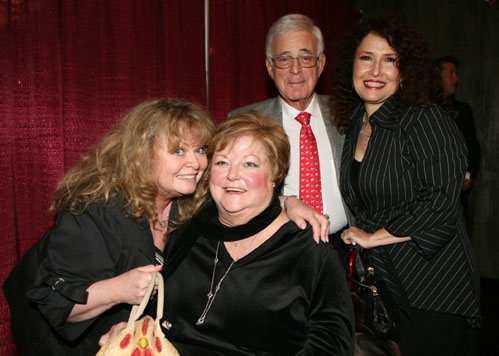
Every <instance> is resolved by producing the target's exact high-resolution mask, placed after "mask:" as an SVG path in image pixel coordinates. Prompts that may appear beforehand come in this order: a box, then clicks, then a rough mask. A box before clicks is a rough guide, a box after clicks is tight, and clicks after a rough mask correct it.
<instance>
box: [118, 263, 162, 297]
mask: <svg viewBox="0 0 499 356" xmlns="http://www.w3.org/2000/svg"><path fill="white" fill-rule="evenodd" d="M159 271H161V266H155V265H147V266H142V267H137V268H134V269H131V270H130V271H128V272H125V273H123V274H120V275H119V276H116V277H115V278H114V279H115V280H114V284H115V288H116V289H115V291H116V298H117V299H116V303H117V304H119V303H127V304H134V305H138V304H140V302H141V301H142V299H143V298H144V295H145V294H146V292H147V289H148V288H149V285H150V284H151V280H152V272H159Z"/></svg>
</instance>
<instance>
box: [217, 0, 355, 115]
mask: <svg viewBox="0 0 499 356" xmlns="http://www.w3.org/2000/svg"><path fill="white" fill-rule="evenodd" d="M290 13H301V14H305V15H307V16H309V17H310V18H312V19H313V20H314V22H315V23H316V24H317V25H318V26H319V27H320V29H321V30H322V33H323V35H324V42H325V46H326V48H325V54H326V58H327V60H326V68H325V70H324V72H323V74H322V77H321V79H320V81H319V85H318V92H319V93H321V94H327V93H328V91H329V86H330V82H329V78H330V73H329V72H330V64H331V63H332V62H331V61H332V58H333V54H334V44H335V41H337V40H338V38H339V36H340V35H341V34H342V33H343V32H344V31H345V30H346V29H348V28H349V27H351V26H353V25H354V24H356V23H357V22H358V21H359V20H360V13H359V12H358V10H356V9H354V8H353V7H352V6H350V5H348V4H346V3H345V1H344V0H272V1H266V0H238V1H226V0H210V13H209V15H210V84H209V87H210V108H211V112H212V114H213V116H214V117H215V118H216V119H217V120H223V119H224V118H225V117H226V115H227V113H228V112H229V111H230V110H232V109H235V108H237V107H240V106H242V105H246V104H250V103H254V102H256V101H260V100H264V99H267V98H270V97H273V96H276V95H277V92H276V90H275V88H274V83H273V82H272V80H271V79H270V77H269V76H268V74H267V70H266V68H265V37H266V35H267V31H268V29H269V28H270V26H271V25H272V23H273V22H274V21H276V20H277V19H278V18H279V17H281V16H283V15H286V14H290Z"/></svg>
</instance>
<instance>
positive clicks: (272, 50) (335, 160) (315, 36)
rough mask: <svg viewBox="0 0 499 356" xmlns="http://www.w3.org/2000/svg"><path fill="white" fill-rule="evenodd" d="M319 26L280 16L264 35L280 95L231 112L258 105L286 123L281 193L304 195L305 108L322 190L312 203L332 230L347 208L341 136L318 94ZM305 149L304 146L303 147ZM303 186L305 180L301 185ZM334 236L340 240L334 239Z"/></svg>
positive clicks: (320, 65)
mask: <svg viewBox="0 0 499 356" xmlns="http://www.w3.org/2000/svg"><path fill="white" fill-rule="evenodd" d="M323 51H324V40H323V36H322V32H321V30H320V29H319V28H318V27H317V26H315V24H314V23H313V21H312V20H311V19H310V18H308V17H307V16H304V15H300V14H290V15H286V16H283V17H281V18H280V19H278V20H277V21H276V22H275V23H274V24H273V25H272V27H271V28H270V29H269V32H268V34H267V39H266V49H265V52H266V66H267V71H268V74H269V75H270V77H271V78H272V79H273V80H274V83H275V85H276V87H277V89H278V91H279V96H278V97H276V98H272V99H268V100H265V101H262V102H259V103H255V104H251V105H248V106H245V107H242V108H239V109H236V110H233V111H232V112H230V113H229V116H232V115H234V114H236V113H241V112H246V111H249V110H258V111H260V112H261V113H262V114H264V115H267V116H272V117H273V118H274V119H275V120H276V121H277V122H279V123H280V124H282V125H283V127H284V130H285V131H286V133H287V135H288V137H289V140H290V142H291V165H290V168H289V172H288V176H287V177H286V179H285V181H284V186H283V194H284V195H287V196H299V197H300V198H301V199H303V200H306V199H304V195H307V192H306V190H307V189H308V188H306V187H304V186H302V187H301V188H300V179H302V178H301V177H300V172H303V167H301V166H300V159H302V160H303V157H300V132H301V130H302V123H300V122H299V121H298V120H299V119H298V117H299V114H300V113H307V116H308V117H309V120H310V128H311V130H312V132H313V135H314V136H315V141H316V143H317V151H318V158H319V163H320V167H318V170H320V182H319V183H320V188H319V189H320V193H319V195H320V196H321V197H320V198H322V199H320V198H319V202H318V204H317V205H313V204H310V205H311V206H313V207H315V208H316V209H317V210H319V211H321V212H323V213H324V214H326V215H328V216H329V217H330V219H331V225H330V230H329V233H330V234H336V233H338V232H339V231H341V230H342V229H343V228H344V227H345V225H346V224H347V208H346V206H345V205H344V203H343V201H342V198H341V195H340V191H339V188H338V181H339V172H340V161H341V152H342V146H343V136H342V135H340V133H339V132H338V131H337V130H336V128H335V127H334V125H333V123H332V120H331V117H330V113H329V110H328V97H327V96H323V95H318V94H316V93H315V87H316V85H317V81H318V79H319V77H320V76H321V74H322V71H323V69H324V65H325V63H326V56H325V54H324V53H323ZM301 151H303V145H302V150H301ZM302 185H303V184H302ZM335 240H336V239H335Z"/></svg>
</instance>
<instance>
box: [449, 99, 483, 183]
mask: <svg viewBox="0 0 499 356" xmlns="http://www.w3.org/2000/svg"><path fill="white" fill-rule="evenodd" d="M445 108H446V110H447V111H448V112H449V114H450V115H451V116H452V117H453V118H454V120H455V121H456V124H457V126H458V127H459V129H460V130H461V132H462V133H463V136H464V140H465V141H466V146H467V147H468V171H469V172H470V173H471V178H472V179H475V177H476V176H477V174H478V170H479V168H480V159H481V152H480V143H479V142H478V139H477V135H476V127H475V121H474V119H473V110H472V109H471V106H470V105H469V104H466V103H464V102H462V101H459V100H455V99H454V98H452V99H451V100H450V101H449V102H448V103H447V105H446V106H445Z"/></svg>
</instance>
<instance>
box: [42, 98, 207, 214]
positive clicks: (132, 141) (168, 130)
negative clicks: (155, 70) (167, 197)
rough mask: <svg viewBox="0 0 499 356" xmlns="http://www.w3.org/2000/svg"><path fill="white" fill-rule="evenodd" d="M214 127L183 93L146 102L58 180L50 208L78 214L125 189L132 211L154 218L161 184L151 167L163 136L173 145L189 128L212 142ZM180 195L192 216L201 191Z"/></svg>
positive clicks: (182, 205)
mask: <svg viewBox="0 0 499 356" xmlns="http://www.w3.org/2000/svg"><path fill="white" fill-rule="evenodd" d="M214 131H215V123H214V121H213V119H212V118H211V117H210V115H209V113H208V112H207V111H206V110H204V109H202V108H201V107H200V106H198V105H196V104H194V103H191V102H186V101H183V100H179V99H156V100H151V101H146V102H143V103H141V104H139V105H138V106H136V107H135V108H133V109H132V110H131V111H130V112H129V113H128V114H127V115H126V116H125V117H124V118H123V120H122V121H121V122H120V123H119V124H117V125H116V127H115V128H114V129H112V130H111V131H110V132H109V133H108V134H107V135H106V136H105V137H104V138H103V139H102V140H101V141H100V143H99V144H97V146H96V147H94V148H92V149H90V150H89V151H88V152H87V153H86V154H84V155H83V156H82V157H81V158H80V160H79V162H78V163H77V165H76V166H75V167H74V168H72V169H70V170H69V171H68V172H67V173H66V175H65V176H64V177H63V179H62V180H61V181H60V182H59V183H58V185H57V186H56V189H55V192H54V194H53V197H52V204H51V207H50V209H51V211H54V212H60V211H61V210H62V209H68V210H69V211H70V212H71V213H73V214H77V213H79V212H82V211H84V210H85V209H86V208H87V207H88V205H90V204H92V203H95V202H97V201H100V202H103V204H104V205H106V204H107V203H108V201H109V199H110V198H111V197H113V196H116V195H122V196H123V197H124V198H125V199H126V206H125V208H126V212H127V214H129V215H130V216H131V217H133V218H135V219H142V218H146V219H155V218H157V217H156V214H155V213H154V200H155V197H156V195H157V193H158V188H157V185H156V183H155V180H154V178H153V176H152V173H151V172H152V170H151V167H152V165H153V163H154V160H155V155H156V152H157V150H158V149H159V147H160V145H161V142H163V141H164V140H165V139H166V141H167V145H168V147H171V148H172V151H174V150H175V149H176V148H177V147H178V146H179V143H180V141H181V140H182V138H183V137H184V136H185V134H186V133H187V132H188V133H189V135H192V137H193V138H195V139H196V140H198V141H199V143H200V145H206V146H207V145H208V143H209V142H210V139H211V138H212V136H213V133H214ZM199 194H200V195H201V196H203V195H204V193H203V192H199ZM177 201H178V206H179V222H183V221H185V220H187V219H189V218H190V215H191V214H192V212H193V211H195V210H196V209H197V207H198V205H199V204H200V203H201V200H200V199H198V193H197V192H196V193H194V194H193V195H190V196H187V197H182V198H179V199H178V200H177Z"/></svg>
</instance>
